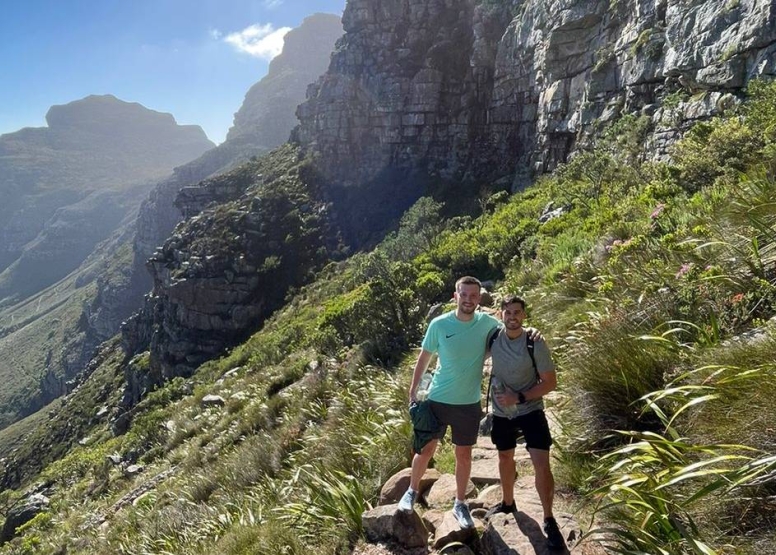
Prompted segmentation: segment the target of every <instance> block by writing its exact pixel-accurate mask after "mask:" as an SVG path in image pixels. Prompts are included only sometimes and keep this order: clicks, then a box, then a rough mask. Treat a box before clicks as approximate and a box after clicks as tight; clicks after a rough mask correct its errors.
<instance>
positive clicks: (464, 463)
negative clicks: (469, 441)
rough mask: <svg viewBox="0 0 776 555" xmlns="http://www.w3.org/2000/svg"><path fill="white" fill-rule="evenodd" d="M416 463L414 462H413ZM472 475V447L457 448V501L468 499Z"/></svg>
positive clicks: (458, 446) (461, 446)
mask: <svg viewBox="0 0 776 555" xmlns="http://www.w3.org/2000/svg"><path fill="white" fill-rule="evenodd" d="M413 462H414V461H413ZM471 474H472V446H471V445H456V446H455V486H456V499H459V500H461V501H463V500H464V499H466V487H467V486H468V485H469V478H470V477H471Z"/></svg>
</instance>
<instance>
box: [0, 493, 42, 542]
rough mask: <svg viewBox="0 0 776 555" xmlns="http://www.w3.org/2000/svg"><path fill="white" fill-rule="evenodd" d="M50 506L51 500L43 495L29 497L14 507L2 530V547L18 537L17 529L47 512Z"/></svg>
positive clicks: (0, 534) (0, 538)
mask: <svg viewBox="0 0 776 555" xmlns="http://www.w3.org/2000/svg"><path fill="white" fill-rule="evenodd" d="M48 506H49V499H48V497H46V496H45V495H43V494H42V493H36V494H33V495H31V496H29V497H28V498H27V499H26V500H25V501H24V502H22V503H20V504H18V505H16V506H14V507H12V508H11V509H10V510H9V511H8V513H7V515H6V518H5V523H4V524H3V528H2V530H0V545H2V544H4V543H5V542H7V541H9V540H11V539H12V538H14V537H15V536H16V529H17V528H18V527H19V526H21V525H23V524H25V523H27V522H29V521H30V520H32V519H33V518H34V517H35V516H36V515H38V514H39V513H41V512H43V511H45V510H46V509H47V508H48Z"/></svg>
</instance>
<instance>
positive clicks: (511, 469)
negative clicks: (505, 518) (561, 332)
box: [488, 296, 564, 549]
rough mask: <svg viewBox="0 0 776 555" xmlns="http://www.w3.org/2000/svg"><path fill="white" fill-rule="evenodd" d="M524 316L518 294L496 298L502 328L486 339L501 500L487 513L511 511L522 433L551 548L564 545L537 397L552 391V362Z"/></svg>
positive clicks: (548, 439)
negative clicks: (525, 325) (528, 330)
mask: <svg viewBox="0 0 776 555" xmlns="http://www.w3.org/2000/svg"><path fill="white" fill-rule="evenodd" d="M525 317H526V313H525V301H524V300H523V299H522V298H520V297H517V296H511V297H507V298H506V299H504V300H503V301H502V302H501V320H502V322H503V326H502V327H501V328H499V330H498V331H494V332H493V333H494V334H496V335H495V339H492V337H491V338H489V340H488V344H489V345H490V356H491V361H492V365H493V366H492V370H491V376H492V380H493V381H492V383H491V389H490V391H491V402H492V405H493V429H492V431H491V436H490V437H491V440H492V441H493V443H494V444H495V445H496V449H498V470H499V477H500V478H501V495H502V498H501V502H500V503H499V504H498V505H496V506H495V507H493V508H491V509H490V511H488V516H492V515H494V514H496V513H507V514H510V513H514V512H515V511H516V507H515V501H514V487H515V474H516V469H515V459H514V457H515V448H516V447H517V438H518V437H519V436H524V437H525V446H526V449H527V450H528V453H529V455H530V456H531V463H533V467H534V474H535V480H536V491H537V492H538V493H539V500H540V501H541V503H542V509H543V511H544V526H543V529H544V533H545V534H546V535H547V545H548V547H550V548H551V549H560V548H562V547H564V541H563V535H562V534H561V533H560V530H559V529H558V524H557V522H556V521H555V518H554V516H553V514H552V502H553V497H554V494H555V481H554V478H553V476H552V470H551V469H550V446H551V445H552V436H551V435H550V428H549V425H548V424H547V418H546V417H545V415H544V402H543V401H542V397H543V396H545V395H547V394H548V393H549V392H550V391H552V390H553V389H555V386H556V384H557V381H556V377H555V365H554V364H553V363H552V358H551V357H550V350H549V349H548V348H547V344H546V343H545V342H544V341H542V340H536V341H535V342H531V345H530V347H532V348H533V357H532V356H531V353H530V352H529V343H528V341H527V340H526V338H527V335H528V334H527V333H526V332H525V330H524V329H523V320H524V319H525Z"/></svg>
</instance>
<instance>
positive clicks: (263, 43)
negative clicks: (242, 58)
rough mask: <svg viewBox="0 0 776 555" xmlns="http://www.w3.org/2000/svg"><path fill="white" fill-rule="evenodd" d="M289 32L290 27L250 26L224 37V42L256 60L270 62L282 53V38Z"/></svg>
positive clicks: (268, 24)
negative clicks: (260, 59)
mask: <svg viewBox="0 0 776 555" xmlns="http://www.w3.org/2000/svg"><path fill="white" fill-rule="evenodd" d="M273 1H277V0H273ZM290 30H291V27H281V28H280V29H275V28H274V27H273V25H272V24H271V23H267V24H266V25H258V24H257V25H251V26H250V27H246V28H245V29H243V30H242V31H238V32H236V33H231V34H229V35H226V37H225V38H224V41H226V42H228V43H229V44H231V45H232V46H234V47H235V48H237V50H239V51H241V52H246V53H248V54H250V55H251V56H255V57H256V58H263V59H265V60H271V59H272V58H274V57H275V56H277V55H278V54H280V52H282V50H283V37H285V36H286V33H288V32H289V31H290Z"/></svg>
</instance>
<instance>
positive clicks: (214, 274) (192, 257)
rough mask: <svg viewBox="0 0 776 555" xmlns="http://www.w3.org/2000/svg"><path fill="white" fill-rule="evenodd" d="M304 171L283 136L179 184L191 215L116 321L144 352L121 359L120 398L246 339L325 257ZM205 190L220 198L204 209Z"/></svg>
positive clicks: (317, 210) (323, 231)
mask: <svg viewBox="0 0 776 555" xmlns="http://www.w3.org/2000/svg"><path fill="white" fill-rule="evenodd" d="M307 172H308V167H307V165H306V164H305V163H304V162H303V161H302V160H300V158H299V153H298V151H297V149H296V148H294V147H292V146H290V145H286V146H284V147H281V148H279V149H277V150H275V151H273V152H272V153H270V154H269V155H267V156H265V157H262V158H261V159H259V160H256V161H252V162H249V163H247V164H244V165H242V166H241V167H240V168H238V169H236V170H233V171H231V172H227V173H225V174H222V175H219V176H216V177H214V178H211V179H208V180H206V181H204V182H203V183H202V184H201V185H200V187H199V188H197V191H199V192H200V193H201V194H200V195H196V194H194V193H193V191H191V190H189V191H187V190H185V189H184V191H183V192H182V194H181V196H180V197H179V199H178V202H177V204H178V205H179V206H180V207H181V209H182V211H183V212H184V213H186V214H188V215H189V216H190V217H189V218H188V219H187V220H185V221H184V222H181V223H180V224H179V225H178V226H177V227H176V228H175V231H174V233H173V234H172V236H171V237H170V238H168V239H167V241H165V243H164V245H163V246H162V247H160V248H158V249H157V250H156V252H155V254H154V255H153V256H152V257H151V258H150V259H149V261H148V269H149V271H150V273H151V276H152V278H153V282H154V286H153V291H152V293H151V294H150V295H148V296H147V298H146V301H145V303H144V306H143V308H142V310H140V311H139V312H138V313H137V314H135V315H133V316H132V318H130V319H129V320H128V321H127V322H126V323H125V324H124V326H123V328H122V334H123V339H124V345H125V348H126V351H127V352H128V353H132V354H134V353H139V352H141V351H144V350H150V355H151V356H150V363H149V365H148V367H147V368H143V369H138V368H135V367H133V366H132V365H130V366H129V367H128V368H127V372H126V382H127V387H126V390H125V396H124V401H123V406H124V408H129V407H131V406H132V405H134V404H135V403H136V402H137V401H138V400H139V399H140V398H141V396H142V395H143V393H144V392H146V391H149V390H151V389H153V388H155V387H156V386H158V385H159V384H161V383H163V382H164V381H166V380H168V379H170V378H172V377H175V376H189V375H190V374H191V373H192V372H193V371H194V370H195V369H196V368H197V367H198V366H199V365H200V364H202V363H203V362H205V361H207V360H210V359H212V358H214V357H215V356H218V355H219V354H221V353H223V351H224V349H226V348H227V347H230V346H232V345H235V344H237V343H238V342H239V341H240V340H243V339H244V338H245V337H246V335H247V334H249V333H251V332H252V331H253V330H255V329H256V328H257V327H258V325H259V324H260V323H261V322H262V321H263V319H265V318H266V317H267V316H269V315H270V314H271V313H272V311H274V310H276V309H278V308H280V307H281V306H282V305H283V302H284V299H285V296H286V293H287V291H288V289H289V288H290V287H294V286H299V285H301V284H303V283H305V282H306V281H307V280H309V278H310V275H311V272H312V270H315V269H317V267H318V266H319V265H320V264H321V263H322V262H323V261H324V260H325V258H326V249H325V243H326V236H327V235H328V230H327V225H328V217H327V210H326V205H325V204H324V203H322V202H321V201H320V200H319V198H318V193H317V191H316V189H315V187H314V186H313V185H312V180H311V179H310V177H309V176H308V175H306V174H307ZM192 189H193V188H192ZM202 195H206V196H207V197H208V198H211V199H212V198H218V199H219V201H220V202H219V203H218V204H217V205H214V206H210V207H207V208H205V209H203V203H202V202H201V200H200V199H201V196H202Z"/></svg>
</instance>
